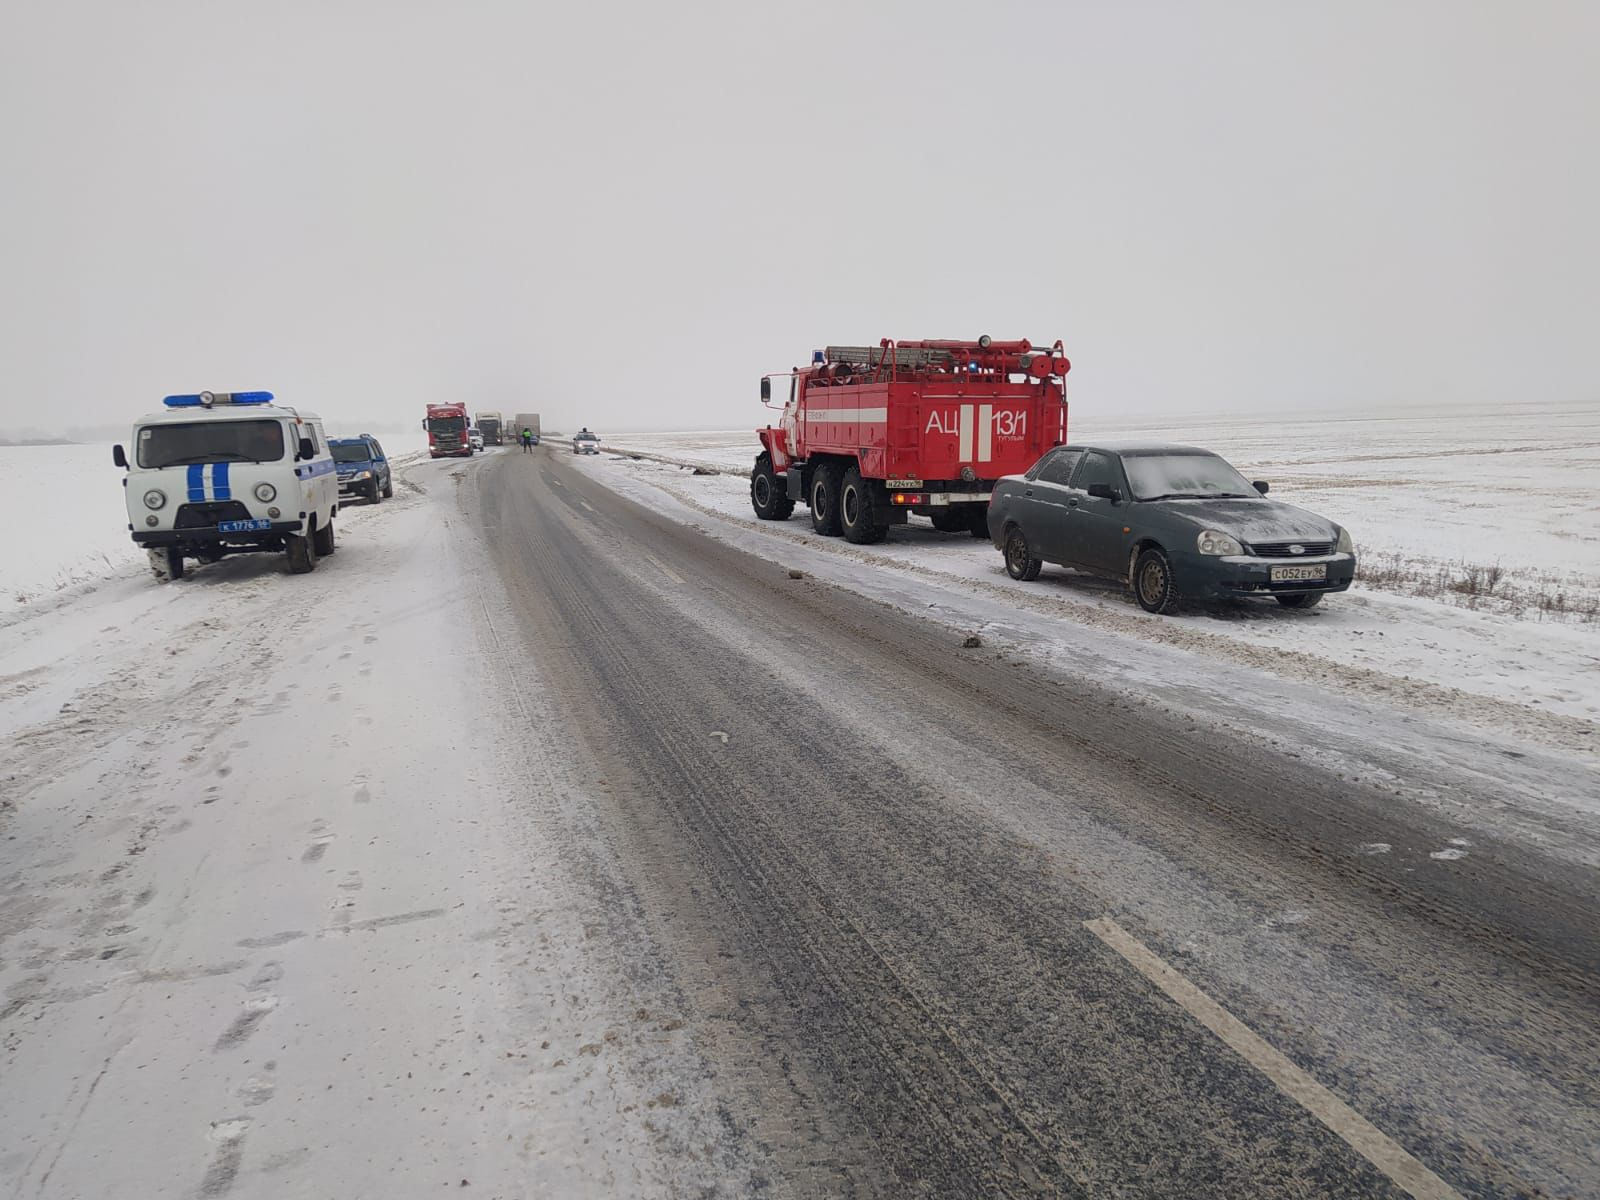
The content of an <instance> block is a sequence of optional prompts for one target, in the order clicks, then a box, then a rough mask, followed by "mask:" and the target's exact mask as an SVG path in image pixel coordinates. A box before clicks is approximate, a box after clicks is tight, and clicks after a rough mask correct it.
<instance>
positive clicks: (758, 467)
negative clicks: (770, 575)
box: [750, 336, 1072, 543]
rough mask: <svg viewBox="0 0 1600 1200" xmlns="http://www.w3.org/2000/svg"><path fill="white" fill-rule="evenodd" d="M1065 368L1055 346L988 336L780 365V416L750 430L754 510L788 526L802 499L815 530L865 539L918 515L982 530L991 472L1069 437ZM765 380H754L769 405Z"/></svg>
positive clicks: (1033, 457)
mask: <svg viewBox="0 0 1600 1200" xmlns="http://www.w3.org/2000/svg"><path fill="white" fill-rule="evenodd" d="M1071 366H1072V364H1071V363H1070V362H1068V361H1067V359H1066V357H1065V356H1064V355H1063V354H1062V350H1061V343H1060V342H1059V341H1057V342H1055V343H1054V344H1053V345H1051V346H1050V347H1049V348H1047V349H1040V350H1035V349H1034V344H1033V343H1032V342H1030V341H1028V340H1027V339H1022V340H1019V341H1013V342H999V341H995V340H994V339H993V338H990V337H987V336H985V337H980V338H978V339H977V340H976V341H970V342H968V341H916V342H895V341H893V340H891V339H889V338H885V339H883V340H882V341H881V342H879V343H878V345H876V346H829V347H827V348H826V349H824V350H818V351H816V352H815V353H814V354H813V355H812V361H811V365H810V366H808V367H803V368H796V369H795V370H793V371H791V372H789V373H788V376H789V398H788V402H787V403H786V404H785V405H784V406H783V409H782V417H781V418H780V420H779V423H778V424H777V425H776V426H772V425H768V426H767V427H766V428H765V429H762V430H759V431H758V433H757V436H758V437H759V438H760V439H761V445H762V451H761V453H760V455H758V456H757V458H756V463H755V467H754V469H753V470H752V471H751V474H750V502H751V505H752V507H754V509H755V512H756V516H758V517H759V518H761V519H762V520H767V521H781V520H786V519H788V517H789V516H790V514H791V513H793V511H794V506H795V505H796V504H797V503H801V504H805V505H807V506H808V507H809V508H810V510H811V525H812V528H813V529H815V530H816V531H817V532H818V533H820V534H824V535H827V536H837V535H839V534H843V535H844V536H845V537H846V538H847V539H848V540H850V541H852V542H857V543H869V542H879V541H882V540H883V539H884V537H886V536H887V535H888V531H889V527H890V526H891V525H904V524H905V523H906V519H907V517H908V516H909V515H910V514H911V513H919V514H921V515H923V516H926V517H929V518H930V519H931V520H932V521H933V524H934V526H935V527H936V528H938V529H940V530H943V531H944V532H947V533H956V532H963V531H965V532H970V533H971V534H972V536H973V537H982V538H987V537H988V536H989V531H988V526H987V523H986V513H987V508H988V502H989V495H990V492H991V491H992V490H993V486H994V482H995V480H997V479H999V478H1000V477H1001V476H1004V475H1016V474H1021V473H1022V472H1024V471H1026V470H1027V469H1028V468H1029V467H1031V466H1032V465H1033V464H1034V462H1035V461H1037V459H1038V458H1039V456H1040V455H1041V454H1043V453H1044V452H1045V451H1046V450H1048V449H1050V448H1051V447H1052V446H1057V445H1061V444H1062V443H1064V442H1065V441H1066V439H1067V401H1066V386H1065V378H1066V374H1067V372H1068V371H1069V370H1070V369H1071ZM772 379H773V376H770V375H769V376H766V377H764V378H763V379H762V380H761V399H762V402H763V403H766V404H767V405H768V407H773V405H772V403H771V400H772Z"/></svg>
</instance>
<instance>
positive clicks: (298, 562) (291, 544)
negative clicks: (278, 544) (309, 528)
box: [283, 533, 317, 575]
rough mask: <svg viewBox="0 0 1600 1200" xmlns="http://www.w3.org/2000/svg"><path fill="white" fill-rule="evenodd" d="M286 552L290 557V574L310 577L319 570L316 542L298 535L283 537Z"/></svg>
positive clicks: (291, 534)
mask: <svg viewBox="0 0 1600 1200" xmlns="http://www.w3.org/2000/svg"><path fill="white" fill-rule="evenodd" d="M283 546H284V551H285V552H286V553H287V554H288V556H289V574H291V575H309V574H311V572H312V571H315V570H316V569H317V546H316V542H315V541H314V540H313V539H312V538H309V537H306V536H304V535H302V534H298V533H286V534H284V535H283Z"/></svg>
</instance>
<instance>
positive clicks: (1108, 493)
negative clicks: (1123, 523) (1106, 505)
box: [1089, 483, 1122, 504]
mask: <svg viewBox="0 0 1600 1200" xmlns="http://www.w3.org/2000/svg"><path fill="white" fill-rule="evenodd" d="M1089 495H1091V496H1093V497H1094V498H1095V499H1096V500H1109V501H1111V503H1113V504H1115V503H1116V502H1117V501H1118V500H1121V499H1122V493H1121V492H1119V491H1117V489H1116V488H1114V487H1112V486H1111V485H1110V484H1109V483H1091V484H1090V485H1089Z"/></svg>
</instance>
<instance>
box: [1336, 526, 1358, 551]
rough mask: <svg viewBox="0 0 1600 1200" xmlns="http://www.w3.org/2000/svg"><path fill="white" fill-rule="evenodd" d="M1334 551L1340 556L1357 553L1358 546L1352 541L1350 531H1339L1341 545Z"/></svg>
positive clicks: (1342, 529)
mask: <svg viewBox="0 0 1600 1200" xmlns="http://www.w3.org/2000/svg"><path fill="white" fill-rule="evenodd" d="M1334 549H1336V550H1337V551H1338V552H1339V553H1340V554H1354V553H1355V552H1356V544H1355V542H1354V541H1353V540H1352V539H1351V537H1350V531H1349V530H1348V529H1344V528H1341V529H1340V530H1339V544H1338V545H1337V546H1335V547H1334Z"/></svg>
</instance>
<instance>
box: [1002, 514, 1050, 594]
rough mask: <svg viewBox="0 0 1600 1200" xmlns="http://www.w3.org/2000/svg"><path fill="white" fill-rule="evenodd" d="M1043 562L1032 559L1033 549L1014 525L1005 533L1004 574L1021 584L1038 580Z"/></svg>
mask: <svg viewBox="0 0 1600 1200" xmlns="http://www.w3.org/2000/svg"><path fill="white" fill-rule="evenodd" d="M1043 569H1044V562H1043V561H1042V560H1040V559H1038V558H1035V557H1034V554H1033V547H1032V546H1030V545H1028V539H1027V537H1026V536H1024V534H1023V532H1022V530H1020V529H1018V528H1017V527H1016V526H1015V525H1013V526H1012V527H1011V529H1010V530H1009V531H1008V532H1007V533H1006V574H1007V575H1009V576H1011V578H1013V579H1016V580H1019V581H1021V582H1022V583H1031V582H1032V581H1033V580H1035V579H1037V578H1039V572H1040V571H1042V570H1043Z"/></svg>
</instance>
